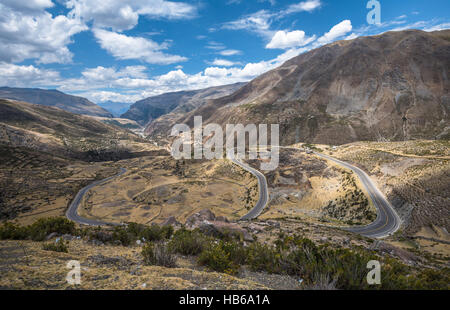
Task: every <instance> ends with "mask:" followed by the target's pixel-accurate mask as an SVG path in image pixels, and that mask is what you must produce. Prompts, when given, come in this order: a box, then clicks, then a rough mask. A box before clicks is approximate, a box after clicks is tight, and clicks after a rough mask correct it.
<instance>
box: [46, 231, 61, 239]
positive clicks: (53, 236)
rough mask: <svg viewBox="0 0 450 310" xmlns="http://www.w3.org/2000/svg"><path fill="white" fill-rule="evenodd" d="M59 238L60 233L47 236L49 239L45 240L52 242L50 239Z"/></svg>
mask: <svg viewBox="0 0 450 310" xmlns="http://www.w3.org/2000/svg"><path fill="white" fill-rule="evenodd" d="M58 236H59V234H58V233H56V232H52V233H51V234H49V235H47V237H45V240H50V239H53V238H56V237H58Z"/></svg>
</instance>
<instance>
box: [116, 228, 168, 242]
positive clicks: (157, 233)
mask: <svg viewBox="0 0 450 310" xmlns="http://www.w3.org/2000/svg"><path fill="white" fill-rule="evenodd" d="M172 234H173V227H172V226H163V227H160V226H157V225H152V226H146V225H143V224H137V223H128V225H127V226H126V227H122V226H117V227H115V228H114V234H113V239H114V240H119V241H120V242H121V243H122V245H125V246H128V245H130V244H131V243H132V242H134V241H136V240H138V239H140V240H142V239H145V241H161V240H164V239H169V238H170V237H171V236H172Z"/></svg>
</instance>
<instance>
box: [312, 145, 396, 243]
mask: <svg viewBox="0 0 450 310" xmlns="http://www.w3.org/2000/svg"><path fill="white" fill-rule="evenodd" d="M314 154H316V155H317V156H319V157H321V158H324V159H327V160H330V161H333V162H335V163H337V164H338V165H341V166H343V167H345V168H347V169H350V170H352V171H353V172H354V173H355V174H356V175H357V176H358V178H359V179H360V181H361V183H362V185H363V186H364V188H365V190H366V191H367V193H368V194H369V196H370V199H371V200H372V203H373V204H374V206H375V208H376V209H377V218H376V220H375V221H374V222H372V223H371V224H369V225H366V226H355V227H348V228H345V229H346V230H348V231H351V232H354V233H357V234H360V235H363V236H366V237H371V238H384V237H387V236H389V235H392V234H393V233H395V232H396V231H397V230H398V229H399V227H400V223H401V220H400V217H399V216H398V214H397V212H395V210H394V208H393V207H392V205H391V204H390V203H389V201H388V200H387V199H386V198H385V197H384V195H383V194H382V193H381V191H380V190H379V189H378V188H377V187H376V185H375V184H374V183H373V181H372V180H371V179H370V177H369V176H368V175H367V173H365V172H364V171H363V170H361V169H359V168H358V167H355V166H353V165H350V164H349V163H346V162H344V161H341V160H339V159H336V158H333V157H331V156H328V155H324V154H321V153H317V152H314Z"/></svg>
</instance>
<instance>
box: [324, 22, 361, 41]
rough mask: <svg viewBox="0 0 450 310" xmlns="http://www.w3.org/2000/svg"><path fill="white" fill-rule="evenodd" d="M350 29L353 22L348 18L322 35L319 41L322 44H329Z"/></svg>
mask: <svg viewBox="0 0 450 310" xmlns="http://www.w3.org/2000/svg"><path fill="white" fill-rule="evenodd" d="M350 31H352V23H351V21H349V20H348V19H347V20H344V21H342V22H340V23H339V24H337V25H335V26H333V28H331V29H330V31H328V32H327V33H325V34H324V35H323V36H321V37H320V38H319V39H318V40H317V41H318V42H319V43H321V44H327V43H330V42H333V41H334V40H336V39H337V38H340V37H342V36H343V35H345V34H347V33H349V32H350Z"/></svg>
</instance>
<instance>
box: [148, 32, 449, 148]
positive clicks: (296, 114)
mask: <svg viewBox="0 0 450 310" xmlns="http://www.w3.org/2000/svg"><path fill="white" fill-rule="evenodd" d="M449 78H450V31H449V30H445V31H439V32H423V31H418V30H406V31H399V32H387V33H384V34H381V35H377V36H371V37H360V38H357V39H354V40H347V41H339V42H335V43H332V44H329V45H326V46H323V47H320V48H318V49H315V50H312V51H310V52H307V53H304V54H302V55H300V56H297V57H295V58H293V59H291V60H289V61H287V62H286V63H285V64H283V65H282V66H281V67H279V68H277V69H274V70H272V71H269V72H267V73H265V74H263V75H261V76H260V77H258V78H256V79H254V80H253V81H251V82H250V83H248V84H246V85H245V86H243V87H242V88H240V89H239V90H238V91H236V92H234V93H233V94H231V95H229V96H226V97H222V98H219V99H216V100H212V101H210V102H209V103H208V104H206V105H203V106H201V107H199V108H198V109H196V110H194V111H191V112H189V113H188V114H187V115H185V116H184V117H183V118H181V119H179V120H178V122H183V123H187V124H189V125H190V126H192V125H193V118H194V116H196V115H202V116H203V123H204V124H205V123H218V124H221V125H225V124H237V123H243V124H246V123H256V124H258V123H268V124H271V123H272V124H273V123H276V124H280V143H281V144H284V145H286V144H293V143H296V142H299V141H304V142H312V143H324V144H344V143H348V142H353V141H361V140H376V141H385V140H393V141H398V140H409V139H415V138H423V139H448V138H449V134H448V132H449V123H450V117H449V115H450V82H449ZM149 132H151V130H149Z"/></svg>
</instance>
